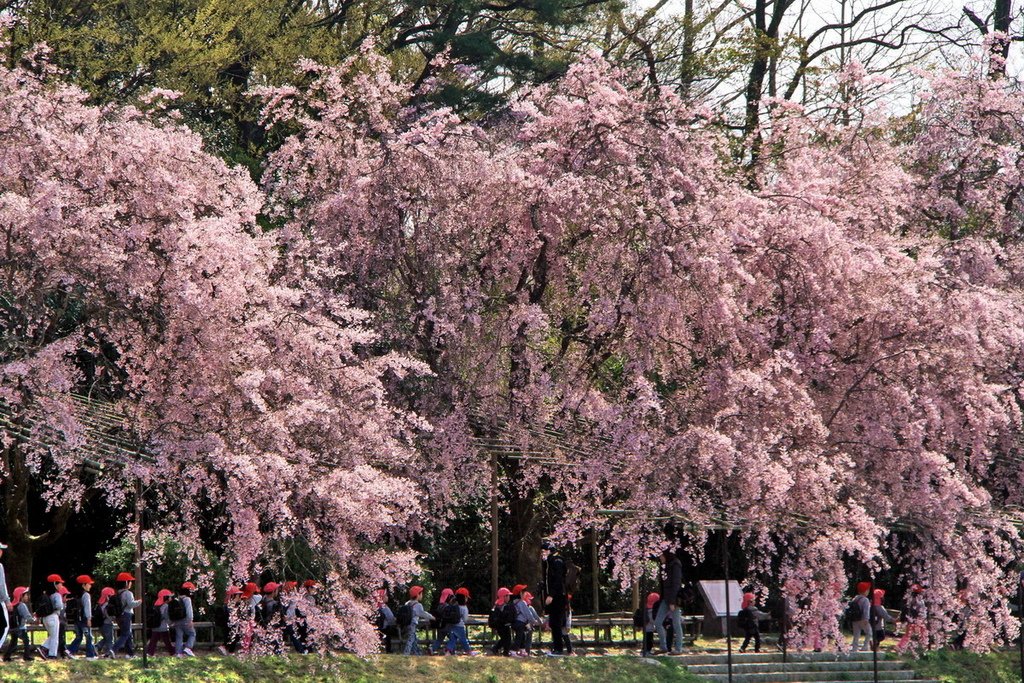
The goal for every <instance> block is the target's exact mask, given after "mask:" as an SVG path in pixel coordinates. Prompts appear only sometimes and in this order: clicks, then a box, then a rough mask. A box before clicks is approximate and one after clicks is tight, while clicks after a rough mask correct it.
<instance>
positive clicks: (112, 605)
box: [107, 593, 124, 621]
mask: <svg viewBox="0 0 1024 683" xmlns="http://www.w3.org/2000/svg"><path fill="white" fill-rule="evenodd" d="M123 611H124V609H123V608H122V607H121V596H120V595H119V594H118V593H114V594H113V595H111V596H110V597H109V598H107V616H108V617H110V618H111V619H113V620H114V621H117V618H118V617H119V616H121V612H123Z"/></svg>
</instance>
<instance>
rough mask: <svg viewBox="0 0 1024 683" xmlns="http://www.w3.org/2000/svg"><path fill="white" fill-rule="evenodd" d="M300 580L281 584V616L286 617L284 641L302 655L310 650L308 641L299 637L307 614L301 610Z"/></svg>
mask: <svg viewBox="0 0 1024 683" xmlns="http://www.w3.org/2000/svg"><path fill="white" fill-rule="evenodd" d="M298 589H299V582H298V581H285V582H284V583H283V584H281V598H280V601H281V606H280V610H281V616H282V618H283V619H284V642H285V644H290V645H291V646H292V648H293V649H294V650H295V651H296V652H297V653H298V654H300V655H304V654H306V653H307V652H309V649H308V648H307V647H306V643H305V642H303V640H302V639H301V638H300V637H299V629H298V628H297V627H298V625H299V623H300V619H301V620H303V621H304V620H305V615H304V614H302V612H301V611H300V610H299V592H298Z"/></svg>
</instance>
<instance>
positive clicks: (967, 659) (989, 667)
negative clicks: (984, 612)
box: [914, 650, 1021, 683]
mask: <svg viewBox="0 0 1024 683" xmlns="http://www.w3.org/2000/svg"><path fill="white" fill-rule="evenodd" d="M914 670H915V671H917V673H918V675H919V676H927V677H929V678H935V679H938V680H940V681H942V682H943V683H1018V682H1019V681H1020V680H1021V679H1020V659H1019V657H1018V656H1017V652H1016V651H1009V652H1006V651H1004V652H992V653H989V654H984V655H978V654H974V653H972V652H954V651H952V650H941V651H939V652H929V653H928V654H926V655H924V656H923V657H921V659H920V660H918V661H917V662H915V663H914Z"/></svg>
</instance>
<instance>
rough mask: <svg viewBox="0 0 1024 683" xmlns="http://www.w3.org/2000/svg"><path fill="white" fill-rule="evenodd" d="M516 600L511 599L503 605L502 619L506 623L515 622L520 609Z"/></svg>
mask: <svg viewBox="0 0 1024 683" xmlns="http://www.w3.org/2000/svg"><path fill="white" fill-rule="evenodd" d="M516 602H517V601H516V600H509V601H508V602H506V603H505V604H504V605H502V607H501V619H502V623H504V624H514V623H515V622H516V617H517V616H518V615H519V610H518V609H517V608H516Z"/></svg>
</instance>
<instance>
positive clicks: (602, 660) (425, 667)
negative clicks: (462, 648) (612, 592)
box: [0, 655, 699, 683]
mask: <svg viewBox="0 0 1024 683" xmlns="http://www.w3.org/2000/svg"><path fill="white" fill-rule="evenodd" d="M0 681H19V682H21V681H33V682H35V681H38V682H39V683H78V682H79V681H103V682H104V683H165V682H167V683H170V682H173V683H248V682H249V681H267V682H268V683H269V682H270V681H275V682H276V681H289V682H291V681H298V682H302V683H307V682H308V683H313V682H316V683H321V682H322V683H328V682H331V683H333V682H334V681H345V682H349V681H351V682H354V683H393V682H395V681H400V682H401V683H417V682H419V681H423V682H424V683H505V682H508V681H513V682H514V683H551V681H557V682H558V683H618V682H620V681H627V682H635V681H644V682H645V683H647V682H648V681H649V682H650V683H697V681H699V679H698V678H696V677H695V676H692V675H691V674H687V673H686V672H684V671H683V670H682V669H681V668H680V667H678V666H677V665H676V664H675V663H674V662H672V661H664V662H662V663H660V664H650V663H647V662H644V661H642V660H641V659H640V658H639V657H621V656H617V657H573V658H566V659H557V660H556V659H541V658H536V659H530V660H513V659H506V658H504V657H472V658H470V657H402V656H397V655H390V656H386V657H382V656H378V657H371V658H368V659H360V658H358V657H353V656H337V657H328V658H318V657H299V656H291V657H262V658H255V659H237V658H233V657H199V658H196V659H173V658H167V657H158V658H154V659H153V660H151V665H150V668H149V669H148V670H144V669H143V668H142V663H141V661H140V660H134V661H125V660H115V661H97V662H86V661H80V660H79V661H73V662H42V661H39V662H31V663H27V664H26V663H23V662H20V661H14V662H11V663H8V664H4V665H3V666H0Z"/></svg>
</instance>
